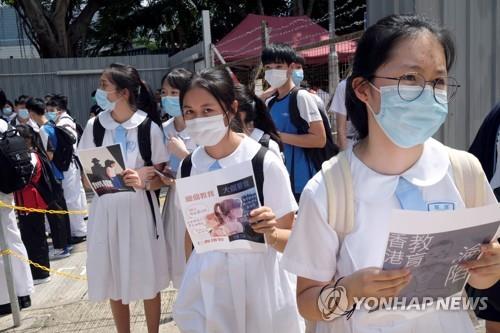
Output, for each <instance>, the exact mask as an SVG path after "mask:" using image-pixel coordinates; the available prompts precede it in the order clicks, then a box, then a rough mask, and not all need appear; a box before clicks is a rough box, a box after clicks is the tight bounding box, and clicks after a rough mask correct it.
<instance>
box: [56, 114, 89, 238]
mask: <svg viewBox="0 0 500 333" xmlns="http://www.w3.org/2000/svg"><path fill="white" fill-rule="evenodd" d="M56 125H57V126H64V128H66V129H67V130H69V131H70V132H71V133H72V134H73V135H74V136H75V138H76V137H77V132H76V124H75V122H74V120H73V118H71V117H70V115H69V114H68V113H67V112H63V113H61V114H60V115H59V117H58V119H57V122H56ZM76 148H77V147H76V142H75V145H74V149H75V151H76ZM63 175H64V179H63V180H62V188H63V191H64V199H65V200H66V205H67V206H68V210H70V211H71V210H86V209H87V198H86V196H85V189H84V188H83V184H82V178H81V174H80V169H79V168H78V167H77V164H76V163H75V161H74V160H73V161H72V162H71V164H70V165H69V169H68V170H67V171H64V172H63ZM84 217H85V215H83V214H71V215H69V222H70V227H71V236H73V237H83V236H87V223H86V222H85V220H84Z"/></svg>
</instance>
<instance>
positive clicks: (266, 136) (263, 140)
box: [259, 133, 271, 148]
mask: <svg viewBox="0 0 500 333" xmlns="http://www.w3.org/2000/svg"><path fill="white" fill-rule="evenodd" d="M270 141H271V136H270V135H269V134H267V133H264V135H262V137H261V138H260V140H259V143H260V145H261V146H262V147H265V148H269V142H270Z"/></svg>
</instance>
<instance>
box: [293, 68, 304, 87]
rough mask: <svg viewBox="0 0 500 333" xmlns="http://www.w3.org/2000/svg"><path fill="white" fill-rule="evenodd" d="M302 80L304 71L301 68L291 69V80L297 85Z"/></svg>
mask: <svg viewBox="0 0 500 333" xmlns="http://www.w3.org/2000/svg"><path fill="white" fill-rule="evenodd" d="M303 80H304V71H303V70H302V69H294V70H293V71H292V81H293V84H295V85H296V86H297V87H298V86H300V83H301V82H302V81H303Z"/></svg>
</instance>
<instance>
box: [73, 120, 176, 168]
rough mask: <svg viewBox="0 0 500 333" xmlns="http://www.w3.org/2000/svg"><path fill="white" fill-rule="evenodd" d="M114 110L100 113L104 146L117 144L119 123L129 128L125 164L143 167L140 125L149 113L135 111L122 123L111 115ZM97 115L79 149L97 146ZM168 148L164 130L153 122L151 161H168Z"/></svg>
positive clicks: (85, 133)
mask: <svg viewBox="0 0 500 333" xmlns="http://www.w3.org/2000/svg"><path fill="white" fill-rule="evenodd" d="M111 112H112V111H103V112H101V113H99V115H98V116H97V117H99V121H100V122H101V124H102V126H103V127H104V129H105V132H104V138H103V141H102V146H109V145H113V144H115V142H114V135H115V130H116V128H117V127H118V126H119V125H122V126H123V127H124V128H125V129H127V148H126V150H127V152H126V154H125V155H126V156H124V158H125V166H126V167H127V168H141V167H143V166H144V160H143V159H142V156H141V154H140V151H139V143H138V138H137V135H138V127H139V125H140V124H141V123H142V122H143V120H144V119H146V117H147V114H146V113H145V112H143V111H141V110H137V111H136V112H134V114H133V115H132V117H130V118H129V119H128V120H127V121H125V122H124V123H122V124H120V123H118V122H116V121H115V120H114V119H113V117H111ZM97 117H94V118H91V119H89V121H88V122H87V125H86V126H85V130H84V132H83V135H82V138H81V139H80V144H79V145H78V149H87V148H95V144H94V134H93V126H94V121H95V119H96V118H97ZM167 157H168V155H167V150H166V148H165V144H164V141H163V132H162V130H161V129H160V127H159V126H158V125H156V124H155V123H154V122H152V123H151V161H152V162H153V164H159V163H163V162H166V161H167Z"/></svg>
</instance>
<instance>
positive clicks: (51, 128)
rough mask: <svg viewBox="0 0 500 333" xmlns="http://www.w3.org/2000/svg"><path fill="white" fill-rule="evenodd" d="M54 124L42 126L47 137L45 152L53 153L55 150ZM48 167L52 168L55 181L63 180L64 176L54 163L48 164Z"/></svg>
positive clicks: (55, 135)
mask: <svg viewBox="0 0 500 333" xmlns="http://www.w3.org/2000/svg"><path fill="white" fill-rule="evenodd" d="M54 126H55V125H54V123H53V122H48V123H46V124H45V125H43V126H42V129H43V130H44V131H45V133H47V136H48V143H47V150H51V151H55V150H56V149H57V134H56V130H55V128H54ZM49 147H50V149H49ZM50 165H51V166H52V173H53V174H54V177H55V178H56V179H57V180H63V179H64V175H63V173H62V171H60V170H59V169H58V168H57V167H56V166H55V164H54V162H52V161H51V162H50Z"/></svg>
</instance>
